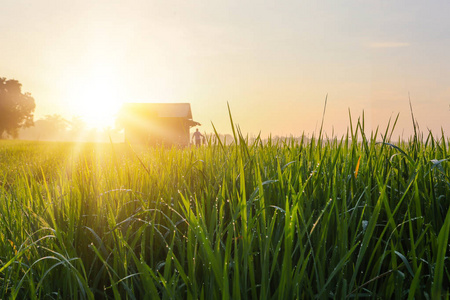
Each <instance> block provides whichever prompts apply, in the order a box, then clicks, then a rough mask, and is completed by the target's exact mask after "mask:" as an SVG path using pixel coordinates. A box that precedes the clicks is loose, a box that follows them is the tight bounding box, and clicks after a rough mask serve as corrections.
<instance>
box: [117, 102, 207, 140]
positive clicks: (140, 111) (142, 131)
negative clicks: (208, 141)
mask: <svg viewBox="0 0 450 300" xmlns="http://www.w3.org/2000/svg"><path fill="white" fill-rule="evenodd" d="M119 123H120V124H121V125H122V126H123V127H124V129H125V140H126V141H128V142H130V143H139V144H148V145H166V146H171V145H179V146H188V145H189V142H190V133H189V130H190V128H191V127H193V126H197V125H200V123H198V122H195V121H193V120H192V111H191V105H190V104H189V103H127V104H124V106H123V107H122V109H121V111H120V113H119Z"/></svg>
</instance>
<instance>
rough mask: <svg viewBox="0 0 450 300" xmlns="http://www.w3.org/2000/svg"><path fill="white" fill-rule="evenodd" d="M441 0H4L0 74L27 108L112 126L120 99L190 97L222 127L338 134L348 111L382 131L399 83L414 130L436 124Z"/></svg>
mask: <svg viewBox="0 0 450 300" xmlns="http://www.w3.org/2000/svg"><path fill="white" fill-rule="evenodd" d="M449 9H450V2H448V1H443V0H442V1H433V2H424V1H416V0H414V1H395V2H388V1H345V2H343V1H342V2H335V1H321V2H320V3H315V2H312V1H283V2H282V3H263V2H261V1H220V2H219V1H217V2H214V3H211V2H208V3H206V2H203V1H144V0H142V1H131V2H130V1H127V2H125V1H87V0H81V1H50V0H39V1H31V0H29V1H25V0H18V1H4V3H2V9H1V10H0V26H1V28H2V42H1V43H0V53H1V55H2V59H1V60H0V76H2V77H7V78H14V79H17V80H19V81H20V82H21V83H22V84H23V90H24V91H26V92H30V93H31V94H32V95H33V97H34V98H35V100H36V105H37V107H36V113H35V116H36V118H35V119H38V118H41V117H43V116H45V115H49V114H61V115H62V116H63V117H65V118H67V119H69V120H70V119H71V118H72V117H74V116H81V117H82V118H83V119H84V120H85V121H86V122H87V123H88V125H89V126H92V127H100V128H101V127H105V126H111V125H113V124H114V115H115V113H116V112H117V110H118V109H119V107H120V106H121V105H122V104H123V103H124V102H190V103H191V105H192V112H193V116H194V120H196V121H198V122H200V123H202V124H203V127H202V128H201V130H202V131H207V132H211V131H212V126H211V125H210V122H213V123H214V125H215V126H216V128H217V129H218V131H219V132H229V131H230V125H229V120H228V113H227V102H229V104H230V106H231V109H232V113H233V117H234V119H235V121H236V123H238V124H239V125H240V126H241V128H242V130H243V132H248V133H251V134H258V132H260V131H261V132H262V134H263V136H267V135H268V134H269V133H272V134H274V135H295V136H298V135H300V134H302V132H305V133H307V134H309V133H312V132H314V131H315V130H317V129H318V127H319V126H320V119H321V116H322V110H323V104H324V100H325V96H326V94H328V107H327V114H326V118H325V124H324V126H325V130H326V131H327V132H328V133H329V134H330V133H331V132H332V130H333V128H334V132H335V134H338V135H340V134H343V133H345V130H346V128H347V126H348V123H349V121H348V108H350V109H351V111H352V114H353V116H354V117H355V118H356V117H357V116H359V115H360V114H361V111H362V110H364V111H365V113H366V125H369V126H368V127H370V125H372V126H376V125H380V126H381V127H382V128H384V127H385V126H386V125H387V122H388V119H389V117H391V116H392V117H395V116H396V114H397V113H400V120H399V123H398V125H397V130H396V133H397V134H402V133H403V134H404V135H405V136H409V135H410V134H411V133H412V124H411V118H410V114H409V103H408V93H409V94H410V96H411V102H412V105H413V108H414V113H415V117H416V118H417V120H418V122H419V125H420V126H421V129H422V130H423V131H426V130H427V128H429V129H431V130H433V131H434V132H439V131H440V128H441V127H443V129H444V130H445V132H446V133H447V135H448V133H449V132H450V122H448V119H449V118H450V110H449V105H450V87H449V85H448V84H449V82H450V60H449V59H448V53H450V19H449V18H448V12H449Z"/></svg>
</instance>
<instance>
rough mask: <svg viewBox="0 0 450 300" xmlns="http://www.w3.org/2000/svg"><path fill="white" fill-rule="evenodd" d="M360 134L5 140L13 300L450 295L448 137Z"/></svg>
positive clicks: (5, 222)
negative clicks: (196, 141) (226, 140)
mask: <svg viewBox="0 0 450 300" xmlns="http://www.w3.org/2000/svg"><path fill="white" fill-rule="evenodd" d="M233 128H234V127H233ZM363 132H364V130H363V125H362V123H360V122H358V123H357V124H356V125H355V126H354V128H352V129H351V130H350V131H349V133H348V135H347V136H344V137H342V138H338V139H336V138H331V139H322V138H321V137H318V138H312V139H311V140H309V139H308V140H306V139H304V140H303V141H301V140H300V141H299V140H296V141H294V140H286V141H284V142H283V141H277V142H275V141H270V140H269V141H268V142H267V143H263V142H262V141H261V140H260V139H257V140H256V141H252V142H249V141H247V140H246V139H244V138H243V137H242V135H241V134H240V133H239V132H236V131H235V132H234V136H235V139H236V140H238V141H239V143H236V144H233V145H231V146H225V145H222V144H221V143H220V142H218V141H213V140H210V141H209V144H208V145H207V146H205V147H200V148H187V149H177V148H171V149H164V148H150V149H149V148H145V147H139V146H132V147H130V145H127V144H72V143H50V142H46V143H44V142H24V141H2V142H0V201H1V202H0V203H1V205H0V298H1V299H24V298H29V299H69V298H73V299H86V298H87V299H94V298H95V299H99V298H100V299H101V298H109V299H112V298H116V299H120V298H122V299H158V298H161V299H213V298H214V299H219V298H222V299H248V298H252V299H296V298H297V299H314V298H318V299H328V298H338V299H347V298H348V299H363V298H366V297H369V298H372V299H374V298H375V299H376V298H379V299H440V298H444V299H445V298H446V299H448V298H449V297H450V296H449V286H450V258H449V256H450V248H449V231H450V210H449V207H450V168H449V161H448V159H449V158H450V149H449V140H448V139H446V138H444V137H443V134H442V136H440V137H436V136H432V135H428V136H424V137H421V136H420V135H416V136H414V137H411V139H410V140H409V141H404V142H400V141H392V140H390V139H389V135H390V134H391V129H389V126H388V129H386V131H385V132H383V133H382V136H384V137H385V139H384V140H383V141H376V140H375V138H374V137H375V136H379V133H377V132H374V133H373V134H372V136H371V137H367V136H365V135H364V134H363Z"/></svg>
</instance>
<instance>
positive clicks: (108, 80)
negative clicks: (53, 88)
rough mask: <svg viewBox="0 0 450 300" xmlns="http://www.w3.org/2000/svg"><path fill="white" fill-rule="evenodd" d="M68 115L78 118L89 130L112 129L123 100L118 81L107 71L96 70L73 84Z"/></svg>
mask: <svg viewBox="0 0 450 300" xmlns="http://www.w3.org/2000/svg"><path fill="white" fill-rule="evenodd" d="M69 102H70V103H68V105H67V108H68V109H69V110H71V111H68V113H70V114H72V115H74V116H80V117H81V118H82V119H83V120H84V121H85V122H86V124H87V126H88V127H90V128H97V129H103V128H106V127H114V125H115V119H116V116H117V113H118V112H119V110H120V107H121V106H122V104H123V102H124V101H123V99H122V97H121V93H120V81H119V80H117V78H115V76H114V73H111V72H108V70H97V72H93V74H91V75H90V76H86V77H85V78H83V79H82V80H78V81H77V82H76V83H74V87H73V88H72V92H71V94H70V101H69Z"/></svg>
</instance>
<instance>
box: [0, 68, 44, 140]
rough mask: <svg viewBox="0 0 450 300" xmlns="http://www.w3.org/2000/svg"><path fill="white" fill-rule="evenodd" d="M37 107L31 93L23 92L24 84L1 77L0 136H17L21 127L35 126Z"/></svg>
mask: <svg viewBox="0 0 450 300" xmlns="http://www.w3.org/2000/svg"><path fill="white" fill-rule="evenodd" d="M35 108H36V104H35V102H34V98H33V97H31V94H30V93H22V84H21V83H20V82H19V81H17V80H14V79H9V80H7V79H6V78H3V77H0V138H3V136H4V134H5V133H6V135H9V136H12V137H13V138H16V137H17V136H18V132H19V128H21V127H23V128H25V127H30V126H33V124H34V123H33V113H34V109H35Z"/></svg>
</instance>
